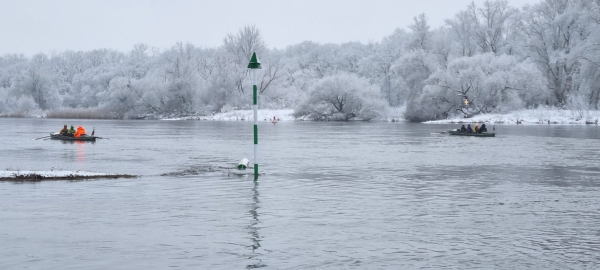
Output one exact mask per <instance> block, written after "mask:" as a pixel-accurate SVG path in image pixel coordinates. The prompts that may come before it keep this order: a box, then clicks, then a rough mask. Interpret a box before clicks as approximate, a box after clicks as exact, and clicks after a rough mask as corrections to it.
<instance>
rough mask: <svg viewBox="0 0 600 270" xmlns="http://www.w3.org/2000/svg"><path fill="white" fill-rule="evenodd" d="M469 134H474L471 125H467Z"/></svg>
mask: <svg viewBox="0 0 600 270" xmlns="http://www.w3.org/2000/svg"><path fill="white" fill-rule="evenodd" d="M467 132H469V133H473V128H472V127H471V124H468V125H467Z"/></svg>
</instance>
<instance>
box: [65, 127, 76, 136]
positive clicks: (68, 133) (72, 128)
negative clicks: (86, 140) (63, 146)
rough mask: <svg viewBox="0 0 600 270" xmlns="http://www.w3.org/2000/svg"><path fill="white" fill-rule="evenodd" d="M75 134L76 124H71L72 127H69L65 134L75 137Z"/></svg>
mask: <svg viewBox="0 0 600 270" xmlns="http://www.w3.org/2000/svg"><path fill="white" fill-rule="evenodd" d="M74 134H75V126H73V125H71V128H70V129H69V131H67V134H65V135H66V136H71V137H73V135H74Z"/></svg>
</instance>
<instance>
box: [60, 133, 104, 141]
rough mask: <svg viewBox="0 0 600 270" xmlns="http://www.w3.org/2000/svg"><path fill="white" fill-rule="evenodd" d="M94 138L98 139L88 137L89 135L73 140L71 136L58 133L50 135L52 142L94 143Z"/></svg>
mask: <svg viewBox="0 0 600 270" xmlns="http://www.w3.org/2000/svg"><path fill="white" fill-rule="evenodd" d="M96 138H98V137H96V136H89V135H81V136H79V137H77V138H75V137H73V136H65V135H60V134H59V133H50V139H52V140H61V141H85V142H95V141H96Z"/></svg>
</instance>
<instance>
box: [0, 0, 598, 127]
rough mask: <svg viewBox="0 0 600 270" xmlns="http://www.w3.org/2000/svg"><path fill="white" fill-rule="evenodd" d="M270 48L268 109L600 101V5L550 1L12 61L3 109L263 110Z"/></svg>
mask: <svg viewBox="0 0 600 270" xmlns="http://www.w3.org/2000/svg"><path fill="white" fill-rule="evenodd" d="M252 52H257V54H258V56H259V58H260V61H261V66H262V69H261V70H260V71H259V72H258V74H259V82H258V90H259V92H260V104H261V107H268V108H271V109H278V108H293V109H295V112H294V115H295V116H296V117H304V118H308V119H313V120H324V121H327V120H342V121H343V120H349V119H351V118H355V117H357V118H360V119H365V120H369V119H377V118H380V117H382V116H384V115H385V112H386V111H387V110H388V108H390V107H400V106H405V108H406V110H405V115H404V116H405V118H406V119H408V120H411V121H423V120H431V119H440V118H446V117H450V116H456V115H461V116H462V115H464V116H471V115H476V114H481V113H496V112H499V113H503V112H508V111H511V110H518V109H523V108H535V107H538V106H553V107H557V108H576V109H578V110H585V109H598V107H599V105H600V0H544V1H541V2H539V3H538V4H535V5H528V6H525V7H524V8H522V9H517V8H514V7H511V6H510V5H509V4H508V1H506V0H494V1H490V0H488V1H485V2H484V3H483V5H482V6H477V5H475V4H474V3H472V4H470V5H469V6H467V7H466V9H464V10H462V11H460V12H459V13H457V14H456V15H455V16H454V17H452V18H449V19H447V20H446V22H445V25H444V26H442V27H439V28H437V29H431V27H430V25H429V23H428V21H427V16H426V15H425V14H421V15H418V16H416V17H415V18H414V20H413V23H412V24H411V25H409V26H408V27H407V29H406V30H405V29H401V28H398V29H396V30H395V31H394V32H393V33H391V34H390V35H389V36H386V37H384V38H383V39H382V40H381V41H379V42H371V43H368V44H363V43H358V42H349V43H343V44H318V43H315V42H310V41H305V42H302V43H300V44H296V45H291V46H288V47H287V48H285V49H270V48H268V47H267V46H266V45H265V41H264V40H263V37H262V35H261V33H260V30H259V29H258V28H256V27H255V26H244V27H243V28H241V29H240V30H239V31H238V32H237V33H229V34H226V35H225V37H224V38H223V44H222V45H221V46H219V47H216V48H202V47H197V46H194V45H193V44H183V43H177V44H175V45H174V46H172V47H171V48H169V49H166V50H159V49H157V48H152V47H150V46H148V45H146V44H137V45H135V46H134V47H133V48H132V49H131V50H130V51H129V52H119V51H115V50H109V49H97V50H92V51H64V52H52V53H49V54H44V53H40V54H36V55H34V56H32V57H31V58H27V57H25V56H23V55H22V54H5V55H3V56H1V57H0V114H2V115H20V114H24V115H28V114H35V113H39V112H53V111H59V110H63V111H64V110H67V111H68V110H74V111H76V110H93V111H94V112H95V114H97V117H99V118H100V117H102V118H106V117H109V118H116V119H123V118H138V117H164V116H182V115H210V114H214V113H218V112H224V111H229V110H234V109H250V105H251V104H252V100H251V98H252V93H251V92H252V85H251V84H252V83H251V80H250V77H249V72H248V69H247V64H248V60H249V59H250V56H251V54H252Z"/></svg>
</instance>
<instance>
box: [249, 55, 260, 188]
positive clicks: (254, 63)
mask: <svg viewBox="0 0 600 270" xmlns="http://www.w3.org/2000/svg"><path fill="white" fill-rule="evenodd" d="M248 68H249V69H251V70H252V100H253V105H252V109H253V110H254V181H257V180H258V88H257V87H256V70H257V69H260V61H259V60H258V57H256V52H253V53H252V57H251V58H250V63H248Z"/></svg>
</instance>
